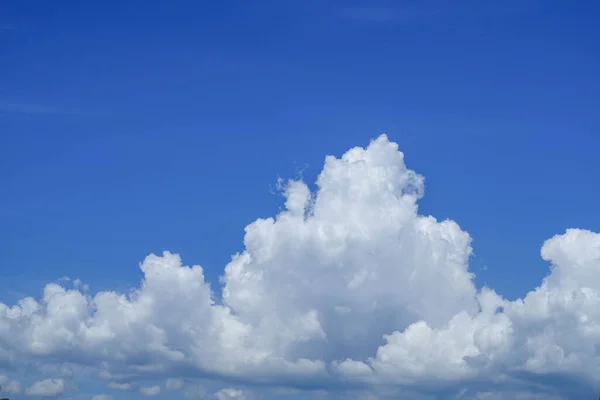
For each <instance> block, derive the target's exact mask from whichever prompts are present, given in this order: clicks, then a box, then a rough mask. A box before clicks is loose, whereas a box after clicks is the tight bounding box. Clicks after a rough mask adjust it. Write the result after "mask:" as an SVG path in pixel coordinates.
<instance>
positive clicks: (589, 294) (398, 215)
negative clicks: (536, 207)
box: [0, 135, 600, 399]
mask: <svg viewBox="0 0 600 400" xmlns="http://www.w3.org/2000/svg"><path fill="white" fill-rule="evenodd" d="M283 192H284V195H285V199H286V201H285V209H284V210H283V211H281V212H280V213H279V214H277V215H276V217H274V218H267V219H258V220H256V221H255V222H253V223H252V224H250V225H249V226H247V227H246V235H245V238H244V246H245V249H244V250H243V251H242V252H241V253H239V254H236V255H234V256H233V258H232V260H231V262H230V263H229V264H228V265H227V266H226V267H225V269H224V274H223V276H222V281H221V284H222V285H223V287H222V297H220V298H216V297H215V296H214V294H213V292H212V291H211V287H210V285H209V284H208V283H207V282H206V281H205V279H204V274H203V270H202V268H201V267H200V266H192V267H187V266H184V265H183V263H182V260H181V258H180V257H179V256H178V255H175V254H171V253H169V252H165V253H163V254H162V255H150V256H148V257H146V259H145V260H144V261H143V262H142V263H141V265H140V268H141V270H142V272H143V274H144V278H143V280H142V282H141V283H140V285H139V287H137V288H136V289H135V290H132V291H131V292H129V293H119V292H110V291H105V292H99V293H95V294H90V293H89V292H88V291H87V290H86V287H85V286H82V285H76V287H66V286H64V287H63V286H60V285H58V284H55V283H51V284H48V285H47V286H46V287H45V289H44V292H43V296H42V298H40V299H34V298H31V297H28V298H24V299H22V300H20V301H19V302H18V304H15V305H12V306H9V305H5V304H2V303H0V365H4V367H5V369H7V370H10V368H17V367H18V365H20V364H22V363H23V362H26V361H27V362H32V361H35V362H42V363H45V364H57V365H60V364H62V363H69V364H70V365H84V366H89V367H94V368H98V369H99V371H98V372H99V373H100V376H102V377H104V378H105V379H107V380H112V381H113V382H112V383H111V384H112V385H122V386H123V387H125V386H127V385H129V384H128V383H125V382H124V381H123V382H121V383H116V382H118V381H120V380H123V379H135V378H136V377H143V376H171V375H174V374H178V375H182V374H184V375H185V374H187V375H188V376H208V377H213V378H219V379H223V380H228V379H230V380H232V381H236V382H247V383H263V384H273V385H278V386H281V385H282V383H283V384H285V385H288V386H290V387H311V388H312V389H319V388H331V387H336V388H343V387H344V386H345V385H347V386H348V387H360V388H362V389H361V390H363V389H364V388H371V389H372V390H373V393H380V395H381V396H385V393H398V392H394V390H398V391H403V393H408V392H410V393H414V394H415V395H417V394H419V393H428V394H432V395H435V394H440V393H446V394H448V395H452V396H454V397H453V398H456V399H469V398H473V399H479V398H481V399H488V398H489V399H492V398H493V399H495V398H538V397H536V396H542V397H543V396H546V397H543V398H561V396H567V397H568V396H571V395H572V394H573V393H576V392H577V391H581V390H586V389H589V388H597V387H598V382H599V381H600V378H598V377H599V376H600V353H599V350H600V348H599V347H598V345H597V344H598V343H600V235H599V234H597V233H593V232H589V231H584V230H568V231H567V232H566V233H564V234H562V235H559V236H556V237H554V238H551V239H549V240H548V241H546V242H545V243H544V245H543V247H542V251H541V254H542V257H543V258H544V259H545V260H547V261H548V263H549V265H550V266H551V270H550V272H549V275H548V276H547V277H546V278H545V279H544V281H543V282H542V283H541V285H540V286H539V287H537V288H535V289H534V290H533V291H531V292H530V293H528V294H527V296H526V297H525V298H523V299H519V300H516V301H513V302H509V301H507V300H505V299H503V298H502V297H501V296H500V295H499V294H497V293H495V292H494V291H493V290H492V289H490V288H482V289H480V290H478V289H477V288H476V286H475V284H474V282H473V275H472V274H471V273H470V272H469V257H470V254H471V252H472V249H471V238H470V236H469V235H468V233H467V232H465V231H463V230H461V228H460V227H459V225H458V224H456V223H455V222H454V221H451V220H446V221H437V220H436V219H435V218H433V217H431V216H423V215H419V214H418V206H417V202H418V200H419V199H420V198H421V197H422V196H423V194H424V179H423V177H422V176H420V175H419V174H417V173H416V172H414V171H412V170H410V169H408V168H407V167H406V166H405V163H404V156H403V154H402V152H400V151H399V150H398V147H397V145H396V144H395V143H392V142H390V141H389V140H388V138H387V137H386V136H385V135H382V136H380V137H379V138H377V139H376V140H374V141H372V142H371V143H370V144H369V146H368V147H366V148H359V147H357V148H353V149H351V150H349V151H348V152H346V153H345V154H344V155H343V156H342V157H341V158H335V157H333V156H329V157H327V158H326V160H325V164H324V167H323V170H322V172H321V173H320V175H319V177H318V180H317V182H316V189H315V190H314V191H311V190H310V189H309V187H308V186H307V185H306V184H305V183H304V182H302V181H290V182H288V183H287V184H286V185H285V186H284V190H283ZM107 383H108V382H107ZM127 387H130V386H127ZM382 388H385V390H383V391H382ZM223 393H225V392H223ZM232 393H233V392H232ZM236 393H237V392H236ZM498 396H499V397H498ZM519 396H521V397H519ZM523 396H525V397H523ZM527 396H530V397H527ZM550 396H555V397H550Z"/></svg>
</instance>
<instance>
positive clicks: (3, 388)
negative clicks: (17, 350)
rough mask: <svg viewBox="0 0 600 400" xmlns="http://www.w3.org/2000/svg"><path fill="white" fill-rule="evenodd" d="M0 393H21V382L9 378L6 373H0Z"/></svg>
mask: <svg viewBox="0 0 600 400" xmlns="http://www.w3.org/2000/svg"><path fill="white" fill-rule="evenodd" d="M0 393H11V394H18V393H21V384H20V383H19V382H18V381H15V380H11V379H9V378H8V376H6V375H0Z"/></svg>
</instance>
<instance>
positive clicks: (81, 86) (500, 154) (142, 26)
mask: <svg viewBox="0 0 600 400" xmlns="http://www.w3.org/2000/svg"><path fill="white" fill-rule="evenodd" d="M1 8H2V12H1V13H0V25H1V26H2V29H1V30H0V48H1V49H2V51H1V54H2V60H3V61H2V62H0V82H1V85H0V152H1V157H0V175H1V176H2V177H3V180H2V186H1V188H0V252H1V253H2V254H3V257H2V261H1V264H0V265H1V269H0V279H1V280H2V282H3V283H4V288H5V290H3V291H2V293H0V301H2V302H5V303H6V304H8V305H13V304H15V302H16V301H18V299H20V298H23V297H25V296H34V297H35V298H39V297H40V296H41V290H42V289H43V287H44V285H45V284H46V283H48V282H52V281H56V280H57V279H59V278H61V277H63V276H68V277H71V278H80V279H81V280H83V281H84V282H86V283H87V284H89V285H90V287H91V290H92V292H96V291H101V290H118V291H126V290H127V289H128V288H130V287H134V286H136V285H138V284H139V281H140V279H141V278H142V274H141V272H140V270H139V268H137V266H138V264H139V263H140V262H141V261H142V260H143V259H144V257H146V255H148V254H150V253H156V254H160V253H161V252H162V251H163V250H169V251H172V252H174V253H179V254H181V256H182V258H183V261H184V263H185V264H200V265H202V266H203V268H204V273H205V275H206V279H207V280H208V281H209V282H210V283H211V285H212V287H213V289H214V290H215V291H216V292H217V294H218V293H220V287H221V285H220V283H219V276H220V275H222V274H223V269H224V266H225V265H226V264H227V263H228V262H229V261H230V259H231V256H232V255H233V254H235V253H236V252H241V251H243V250H244V244H243V242H242V240H243V237H244V227H245V226H246V225H248V224H250V223H251V222H252V221H254V220H256V219H257V218H266V217H269V216H274V215H275V214H276V213H277V212H278V211H279V210H281V209H282V207H283V202H284V201H285V199H284V198H283V197H282V196H281V195H279V194H278V193H277V190H276V189H275V188H276V184H277V178H278V177H282V178H284V179H288V178H297V177H299V176H302V177H304V180H305V181H306V182H307V183H308V184H309V185H313V183H314V181H315V180H316V178H317V175H318V174H319V173H320V171H321V169H322V168H323V161H324V158H325V156H326V155H330V154H331V155H335V156H336V157H340V156H341V155H342V154H343V153H344V152H346V151H347V150H348V149H350V148H352V147H354V146H363V147H364V146H367V145H368V144H369V141H370V140H371V139H372V138H376V137H378V136H379V135H380V134H381V133H387V135H388V137H389V140H390V141H393V142H396V143H398V145H399V148H400V150H401V151H402V152H404V154H405V159H406V165H407V167H408V168H410V169H414V170H415V171H417V172H418V173H419V174H422V175H424V176H425V179H426V181H425V196H424V198H423V199H422V200H420V202H419V207H420V212H421V213H422V214H425V215H429V214H431V215H433V216H435V217H436V218H438V219H439V220H443V219H446V218H450V219H452V220H454V221H456V222H457V223H458V224H459V225H460V227H461V228H462V229H463V230H465V231H467V232H469V234H470V235H471V237H472V238H473V240H474V241H473V248H474V256H473V257H472V259H471V261H470V269H471V271H472V272H474V273H475V274H476V278H475V283H476V285H477V287H481V286H483V285H489V286H490V287H492V288H494V289H495V290H496V291H497V292H498V293H499V294H502V295H503V296H505V297H506V298H507V299H509V300H514V299H517V298H519V297H523V296H525V295H526V293H527V292H528V291H530V290H533V289H534V288H535V287H536V286H538V285H540V283H541V280H542V278H543V277H544V276H546V275H547V273H548V269H549V264H548V262H546V261H543V260H542V259H541V257H540V247H541V246H542V244H543V243H544V241H545V240H546V239H548V238H550V237H552V236H554V235H556V234H561V233H564V232H565V229H567V228H582V229H589V230H592V231H598V229H599V226H600V213H598V201H597V199H598V195H599V194H600V193H599V189H598V187H599V186H598V184H597V182H600V157H598V156H597V154H598V148H600V135H599V133H600V132H599V128H600V113H599V112H598V109H600V95H599V93H600V79H599V78H598V71H600V52H599V51H598V50H599V49H598V43H599V42H600V29H599V28H598V24H597V21H598V16H599V12H600V4H598V3H597V2H594V1H576V2H575V1H552V0H547V1H541V0H527V1H512V0H508V1H491V0H490V1H474V0H472V1H457V2H450V1H441V0H439V1H433V0H426V1H394V2H392V1H388V2H386V1H371V2H366V1H363V2H361V1H328V0H325V1H316V0H309V1H302V2H291V1H287V0H281V1H261V2H247V1H222V2H191V1H173V2H158V1H147V2H140V1H129V2H116V1H104V2H94V3H93V4H92V2H76V1H53V2H43V1H4V2H3V3H2V6H1ZM311 188H313V189H314V186H311ZM217 296H220V295H219V294H218V295H217ZM81 385H83V386H82V388H80V389H81V390H82V391H83V392H86V393H89V392H93V390H92V389H91V388H92V387H96V386H97V385H100V384H99V383H97V382H96V383H90V381H86V383H83V384H81ZM86 385H91V386H86ZM208 385H209V386H210V385H214V383H209V384H208ZM211 387H212V386H211ZM215 390H216V389H215ZM101 392H102V390H101V389H98V393H101ZM104 392H106V390H105V391H104ZM106 393H108V392H106ZM92 394H97V393H92ZM113 395H114V396H118V393H117V394H114V393H113ZM161 396H162V395H161Z"/></svg>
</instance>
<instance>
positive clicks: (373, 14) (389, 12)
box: [339, 7, 440, 22]
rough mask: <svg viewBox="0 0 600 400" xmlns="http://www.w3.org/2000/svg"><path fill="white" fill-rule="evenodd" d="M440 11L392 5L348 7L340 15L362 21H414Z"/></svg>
mask: <svg viewBox="0 0 600 400" xmlns="http://www.w3.org/2000/svg"><path fill="white" fill-rule="evenodd" d="M439 12H440V11H439V10H430V11H422V10H401V9H398V8H391V7H346V8H343V9H341V10H340V12H339V15H340V17H342V18H344V19H347V20H351V21H361V22H412V21H414V20H416V19H420V18H423V17H429V16H432V15H435V14H437V13H439Z"/></svg>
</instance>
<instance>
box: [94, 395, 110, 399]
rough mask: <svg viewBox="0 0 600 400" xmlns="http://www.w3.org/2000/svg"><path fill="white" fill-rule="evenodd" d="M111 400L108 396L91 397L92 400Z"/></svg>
mask: <svg viewBox="0 0 600 400" xmlns="http://www.w3.org/2000/svg"><path fill="white" fill-rule="evenodd" d="M112 398H113V397H112V396H111V395H110V394H97V395H95V396H94V397H92V400H112Z"/></svg>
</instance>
